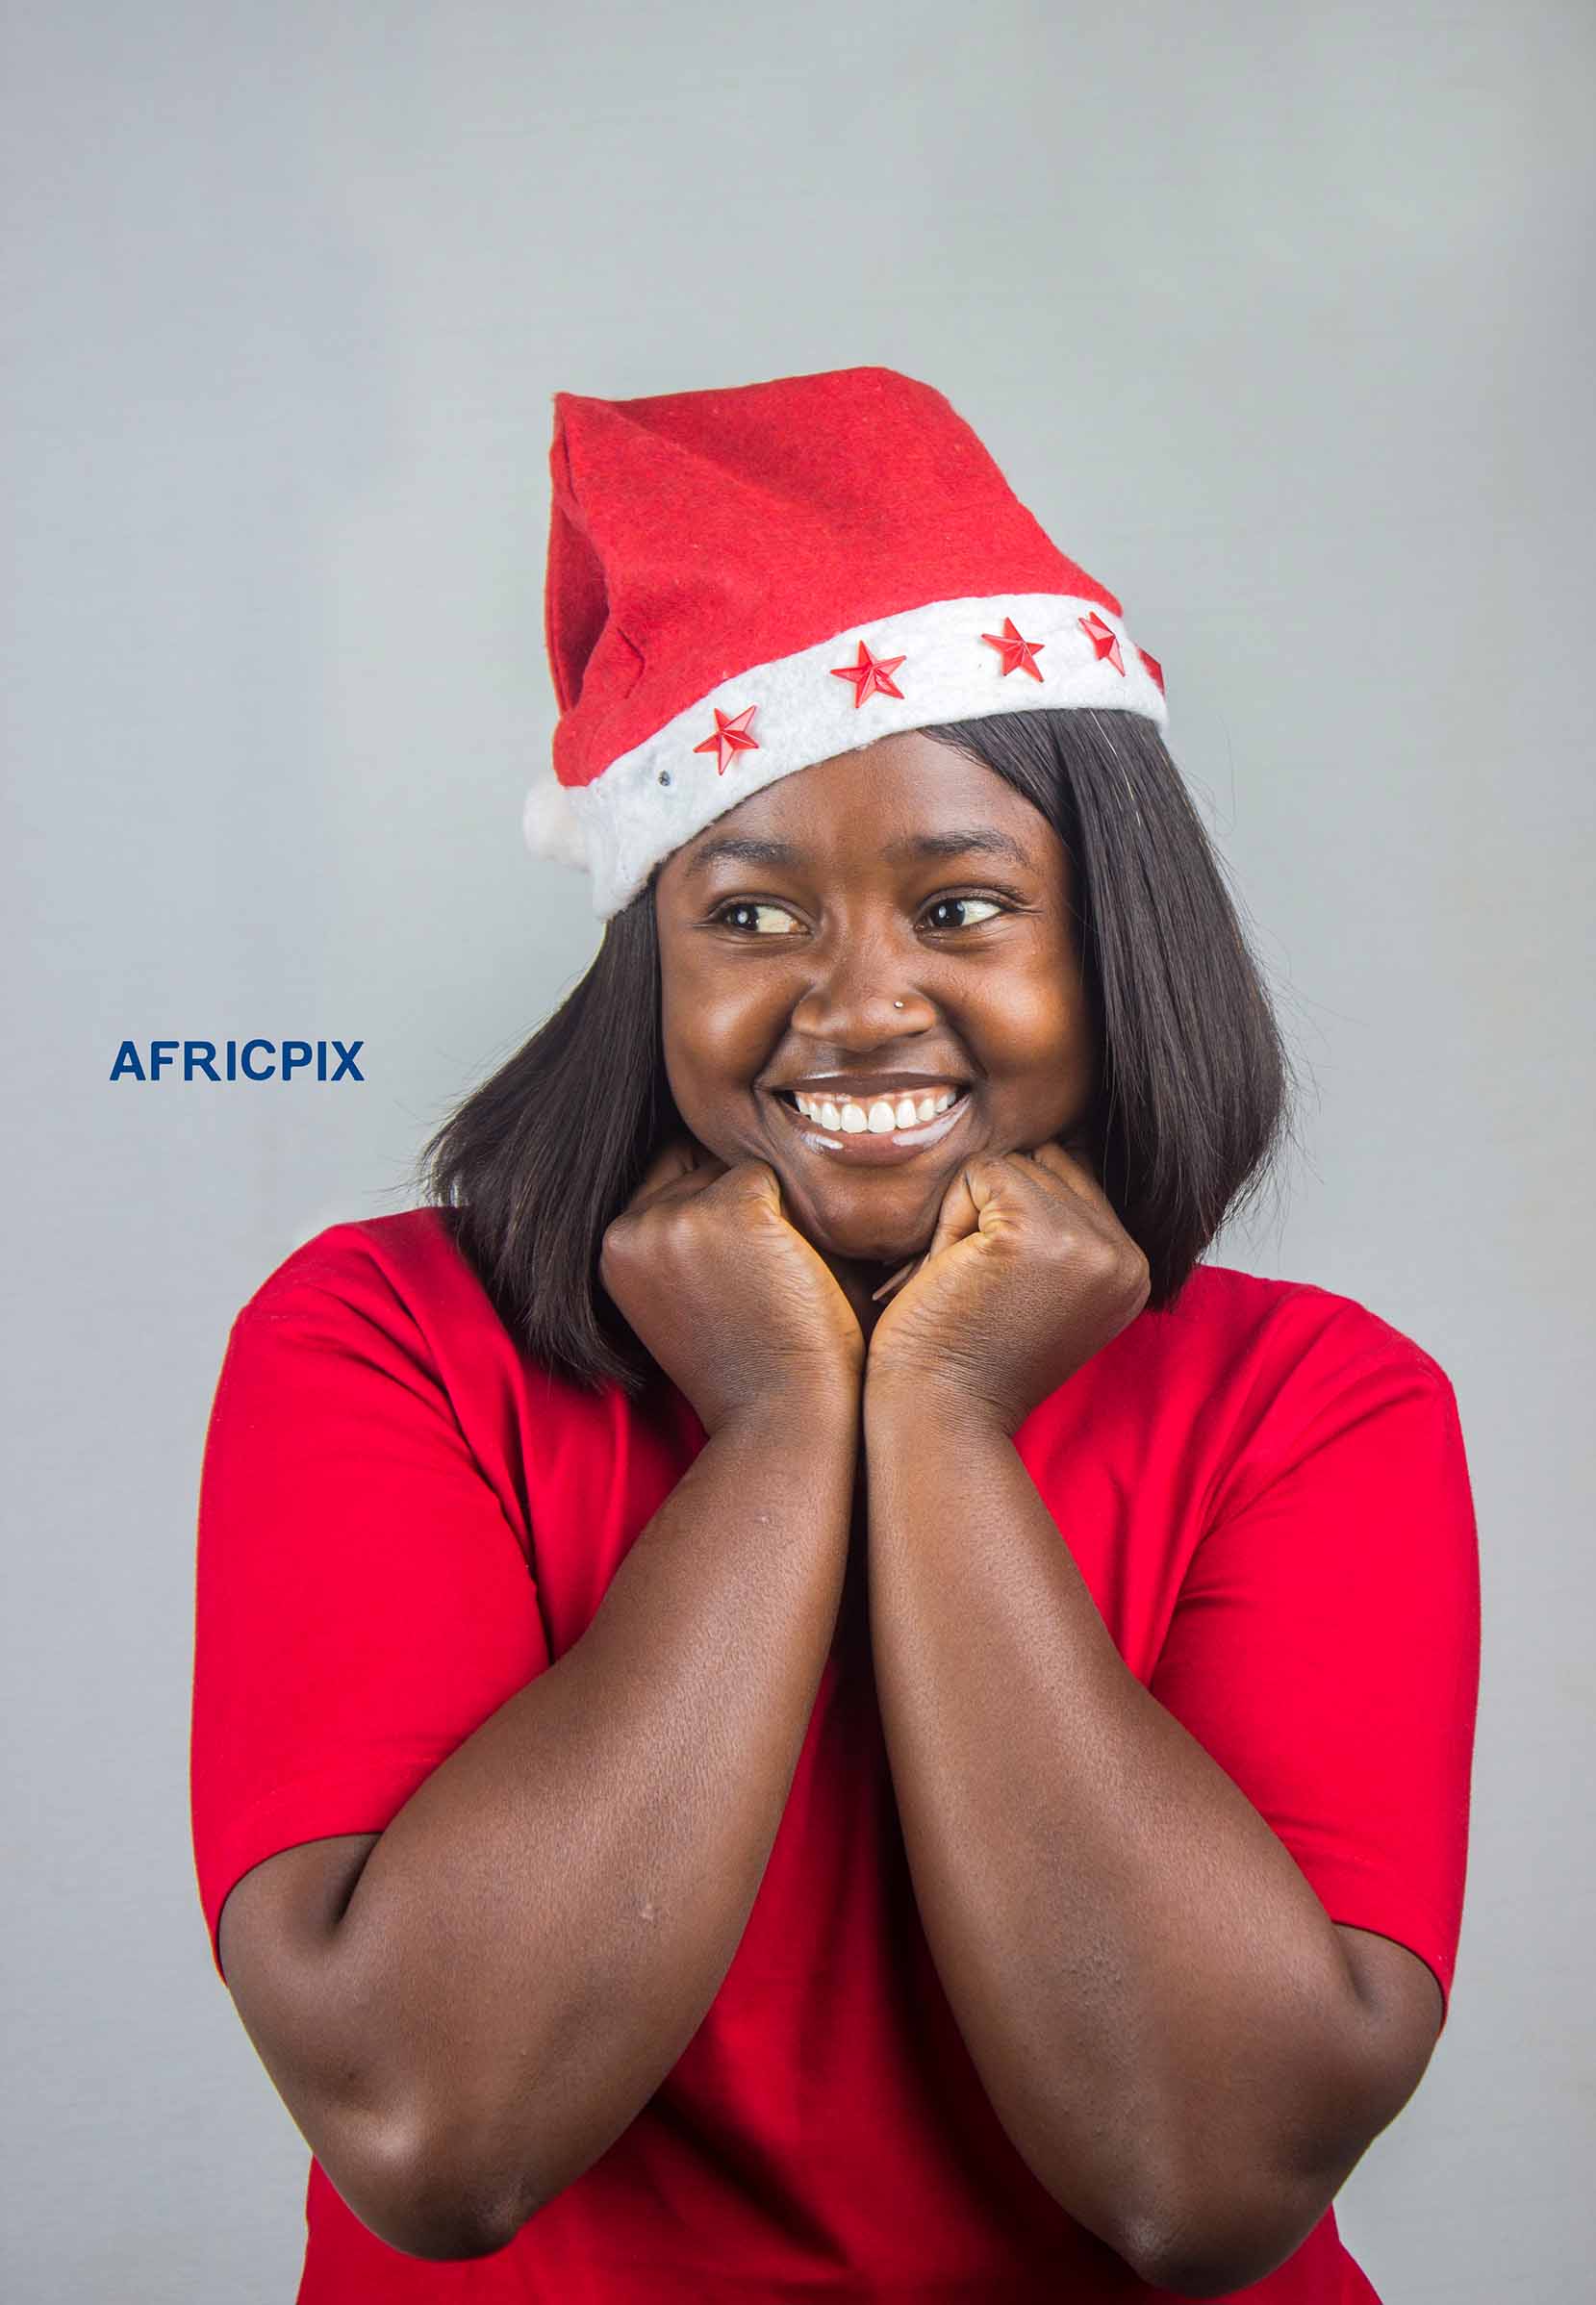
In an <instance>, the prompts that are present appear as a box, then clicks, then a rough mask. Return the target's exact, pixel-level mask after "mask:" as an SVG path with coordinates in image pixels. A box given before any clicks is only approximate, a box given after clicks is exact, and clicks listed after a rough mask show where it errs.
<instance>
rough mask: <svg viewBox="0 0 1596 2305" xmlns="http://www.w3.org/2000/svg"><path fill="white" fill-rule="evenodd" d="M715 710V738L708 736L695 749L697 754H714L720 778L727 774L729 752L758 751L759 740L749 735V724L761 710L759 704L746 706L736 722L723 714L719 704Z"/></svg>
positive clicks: (727, 714) (726, 714)
mask: <svg viewBox="0 0 1596 2305" xmlns="http://www.w3.org/2000/svg"><path fill="white" fill-rule="evenodd" d="M713 710H714V714H715V734H714V735H713V736H706V737H705V739H704V741H703V743H702V744H701V745H695V746H694V747H693V749H694V751H695V752H713V753H714V755H715V773H716V774H717V775H718V776H723V775H724V774H725V773H726V755H727V753H728V752H757V751H758V749H759V739H758V738H757V737H756V736H750V735H749V734H748V722H750V721H751V720H752V719H753V716H754V714H755V713H756V712H757V711H758V710H759V707H758V705H757V704H747V705H745V706H744V708H743V710H742V711H741V712H740V713H739V714H738V715H737V717H736V719H735V720H733V719H732V717H731V715H730V714H729V713H724V712H722V710H721V707H720V706H719V705H718V704H717V705H715V706H714V707H713Z"/></svg>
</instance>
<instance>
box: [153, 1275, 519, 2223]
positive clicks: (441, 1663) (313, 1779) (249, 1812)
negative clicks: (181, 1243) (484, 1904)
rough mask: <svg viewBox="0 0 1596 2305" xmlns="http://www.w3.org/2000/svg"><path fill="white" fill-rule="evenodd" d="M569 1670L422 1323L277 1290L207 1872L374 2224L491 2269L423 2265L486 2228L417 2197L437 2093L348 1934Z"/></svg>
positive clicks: (207, 1595) (203, 1683)
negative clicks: (483, 1748)
mask: <svg viewBox="0 0 1596 2305" xmlns="http://www.w3.org/2000/svg"><path fill="white" fill-rule="evenodd" d="M548 1661H549V1653H548V1648H547V1644H546V1640H545V1634H544V1630H543V1623H542V1617H541V1613H540V1610H539V1606H538V1593H537V1587H536V1584H535V1582H534V1580H533V1577H532V1574H531V1570H530V1564H529V1561H528V1558H527V1555H526V1551H525V1549H524V1547H523V1544H522V1542H521V1540H520V1539H519V1537H518V1534H517V1532H516V1530H515V1529H514V1528H513V1527H512V1526H511V1525H510V1523H509V1521H508V1520H507V1517H506V1510H505V1507H504V1506H503V1505H502V1504H501V1501H500V1497H499V1494H498V1493H497V1491H496V1490H495V1488H494V1485H493V1484H492V1483H491V1482H490V1481H489V1480H488V1478H487V1477H486V1476H485V1474H484V1472H483V1469H482V1467H481V1466H480V1465H479V1464H478V1462H477V1461H476V1459H475V1458H474V1457H473V1456H472V1454H471V1452H470V1449H469V1446H468V1445H467V1442H466V1440H465V1437H464V1433H463V1431H462V1427H461V1423H460V1420H459V1418H458V1417H457V1415H456V1413H455V1409H454V1404H453V1401H452V1399H451V1397H450V1395H449V1394H448V1392H447V1390H446V1389H445V1387H444V1385H443V1381H442V1380H441V1378H440V1376H439V1374H438V1371H437V1368H436V1366H435V1365H434V1363H433V1362H432V1360H431V1358H430V1356H429V1355H428V1353H427V1350H426V1345H425V1340H424V1338H423V1337H421V1336H420V1334H419V1332H418V1328H417V1327H416V1325H415V1324H414V1323H411V1324H410V1325H409V1326H408V1327H407V1326H406V1323H405V1308H404V1306H403V1305H393V1306H391V1305H389V1304H385V1303H384V1302H382V1301H381V1300H380V1299H379V1298H377V1297H376V1295H375V1292H372V1293H371V1295H370V1296H369V1297H368V1298H367V1300H363V1301H362V1302H361V1303H358V1304H349V1303H344V1302H343V1301H342V1299H341V1298H340V1297H338V1296H336V1295H334V1294H333V1293H332V1292H331V1291H330V1290H328V1289H324V1288H320V1287H303V1288H300V1287H292V1288H291V1287H289V1286H287V1285H277V1286H274V1287H273V1288H272V1289H271V1290H270V1291H269V1292H268V1294H267V1296H266V1299H265V1300H263V1301H258V1302H257V1304H255V1305H254V1306H253V1307H252V1308H248V1309H246V1311H245V1312H244V1313H243V1314H241V1316H240V1318H239V1320H238V1321H237V1322H236V1323H235V1325H234V1330H233V1334H232V1337H231V1339H230V1341H229V1345H228V1351H227V1355H226V1358H225V1360H224V1363H223V1368H222V1373H221V1378H220V1381H219V1383H218V1386H217V1391H216V1396H215V1403H214V1406H213V1409H212V1415H211V1423H210V1428H209V1431H208V1433H207V1439H206V1451H205V1459H204V1466H203V1471H202V1476H201V1485H200V1511H199V1536H198V1558H197V1570H196V1603H195V1628H194V1685H193V1710H192V1723H191V1752H190V1793H191V1803H192V1824H193V1838H194V1858H195V1869H196V1873H197V1876H198V1881H199V1887H200V1901H201V1905H202V1908H203V1910H204V1912H205V1916H206V1918H207V1921H208V1922H209V1924H210V1928H211V1934H212V1950H213V1956H214V1958H215V1963H216V1966H217V1969H218V1971H219V1972H220V1974H221V1976H222V1978H223V1980H224V1982H225V1983H226V1985H227V1987H228V1989H229V1990H230V1992H231V1993H232V1995H233V1998H234V2002H235V2006H236V2007H237V2009H238V2012H239V2014H240V2017H241V2020H242V2022H243V2024H244V2028H245V2031H246V2032H247V2033H248V2035H249V2037H250V2039H251V2040H252V2042H253V2043H254V2045H255V2047H256V2049H257V2051H258V2053H259V2054H260V2057H261V2059H262V2062H263V2063H264V2064H265V2065H266V2070H267V2072H268V2074H269V2075H270V2078H271V2080H272V2082H273V2083H274V2084H275V2086H276V2088H277V2090H278V2091H279V2093H280V2094H281V2096H282V2098H283V2100H284V2102H285V2104H286V2105H287V2107H288V2110H289V2112H290V2113H291V2115H292V2116H293V2118H294V2120H295V2122H296V2124H297V2125H298V2127H299V2128H300V2130H301V2132H302V2134H303V2135H304V2136H305V2138H306V2140H307V2142H308V2143H309V2144H310V2145H311V2147H312V2149H313V2151H315V2152H316V2154H317V2158H318V2159H319V2160H321V2161H322V2163H323V2165H324V2166H326V2168H327V2171H328V2174H329V2175H330V2176H331V2178H332V2179H333V2182H334V2183H335V2185H336V2186H337V2187H338V2190H339V2191H340V2192H341V2193H342V2194H343V2196H344V2198H345V2199H346V2200H348V2201H349V2203H350V2205H351V2207H352V2208H353V2209H354V2210H355V2213H356V2215H357V2216H361V2217H362V2219H363V2221H365V2222H367V2224H369V2225H370V2227H371V2229H372V2230H373V2231H374V2232H377V2233H378V2234H379V2236H380V2238H382V2239H384V2240H387V2241H390V2242H391V2243H392V2244H393V2246H396V2247H399V2248H402V2249H405V2250H406V2251H407V2252H408V2253H409V2254H412V2255H417V2256H428V2255H436V2254H448V2255H469V2254H470V2253H471V2251H470V2249H469V2248H461V2249H453V2248H452V2247H451V2248H449V2249H447V2250H446V2251H444V2250H434V2249H432V2248H430V2247H418V2246H417V2243H416V2239H415V2235H416V2233H417V2232H419V2233H421V2234H422V2236H423V2238H424V2237H425V2235H426V2233H427V2232H428V2231H431V2232H434V2233H437V2234H440V2235H443V2237H444V2238H445V2239H446V2238H447V2237H448V2236H449V2235H450V2234H451V2232H452V2231H453V2230H456V2229H458V2227H459V2224H460V2222H461V2220H462V2218H463V2216H464V2210H463V2208H460V2207H458V2206H456V2207H451V2205H450V2203H449V2202H448V2201H436V2202H434V2203H432V2204H430V2205H429V2204H428V2203H427V2202H426V2201H425V2200H424V2199H423V2198H421V2197H420V2196H419V2194H418V2190H417V2189H418V2186H423V2187H424V2184H425V2181H426V2177H427V2172H428V2170H429V2168H430V2167H431V2166H432V2162H433V2158H434V2157H431V2156H428V2155H427V2154H425V2153H424V2152H422V2151H421V2150H420V2149H419V2147H418V2143H417V2141H416V2140H413V2139H412V2137H411V2136H410V2135H408V2134H407V2129H408V2127H409V2126H410V2125H411V2124H410V2123H409V2121H408V2118H407V2115H406V2112H405V2110H404V2109H405V2108H406V2107H407V2106H409V2105H411V2104H413V2103H414V2102H415V2101H416V2099H417V2097H418V2094H419V2082H418V2079H417V2077H416V2076H415V2075H409V2076H407V2075H406V2074H405V2073H403V2072H401V2071H398V2070H395V2069H393V2063H394V2061H395V2060H396V2058H397V2056H398V2053H399V2052H398V2045H397V2044H398V2042H399V2039H400V2038H401V2029H400V2028H399V2027H397V2026H395V2024H394V2023H393V2017H392V2014H391V2013H390V2011H389V2010H388V2009H387V2007H386V2006H385V2003H384V2000H383V1989H384V1988H383V1981H382V1979H381V1978H379V1977H378V1976H376V1975H375V1974H373V1973H372V1971H371V1966H370V1964H371V1962H372V1961H373V1959H376V1958H379V1957H380V1953H381V1948H380V1946H377V1947H376V1948H375V1950H374V1949H373V1946H372V1942H371V1940H370V1939H369V1938H368V1937H367V1938H360V1937H357V1936H355V1935H354V1934H352V1933H351V1932H349V1931H348V1930H346V1929H342V1928H341V1927H340V1920H341V1916H342V1914H343V1912H344V1909H345V1907H346V1906H348V1905H349V1902H350V1898H351V1895H352V1894H353V1893H354V1891H355V1889H356V1885H357V1883H358V1881H359V1878H360V1874H361V1871H362V1869H363V1867H364V1865H365V1863H366V1861H367V1858H368V1856H369V1854H370V1851H371V1848H372V1846H373V1844H374V1842H375V1841H376V1839H377V1838H378V1837H379V1836H380V1835H381V1834H382V1833H383V1832H384V1831H385V1830H386V1828H387V1827H388V1825H389V1824H390V1823H392V1821H393V1818H394V1817H395V1816H396V1815H397V1814H398V1812H399V1811H400V1810H401V1809H402V1808H403V1807H404V1806H405V1804H406V1803H407V1801H409V1799H410V1798H411V1797H412V1795H413V1794H414V1793H415V1792H416V1791H417V1790H418V1787H419V1786H421V1785H422V1783H423V1782H424V1781H425V1780H426V1779H427V1778H428V1777H429V1776H430V1775H431V1774H432V1773H433V1772H434V1770H436V1769H437V1768H438V1766H439V1765H440V1763H441V1762H442V1761H443V1760H446V1759H447V1758H448V1756H449V1755H450V1754H451V1753H453V1752H454V1751H455V1750H456V1749H457V1748H458V1747H459V1746H460V1745H461V1744H462V1743H463V1742H464V1741H465V1740H466V1739H467V1738H468V1737H469V1736H470V1735H472V1734H473V1733H474V1732H475V1731H476V1730H477V1729H478V1728H480V1727H481V1725H482V1724H483V1723H484V1722H485V1721H486V1720H487V1719H489V1717H490V1716H491V1715H492V1714H494V1712H496V1711H497V1710H498V1709H499V1707H500V1706H502V1705H503V1704H504V1703H506V1702H507V1700H508V1699H510V1698H511V1697H513V1696H515V1695H516V1694H517V1693H518V1692H519V1690H520V1689H522V1688H523V1687H524V1686H525V1685H526V1684H527V1683H528V1682H529V1681H530V1680H531V1679H532V1678H534V1677H535V1676H536V1675H537V1674H538V1673H540V1672H541V1671H542V1670H544V1668H545V1666H546V1665H547V1663H548ZM224 1914H225V1938H224V1936H223V1915H224ZM411 2046H412V2048H414V2040H412V2043H411ZM396 2218H397V2223H398V2225H399V2226H403V2227H406V2228H407V2229H408V2235H409V2237H408V2238H407V2230H400V2229H396V2224H395V2219H396ZM451 2220H452V2222H451Z"/></svg>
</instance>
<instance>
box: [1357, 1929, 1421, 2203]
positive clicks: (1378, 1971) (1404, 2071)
mask: <svg viewBox="0 0 1596 2305" xmlns="http://www.w3.org/2000/svg"><path fill="white" fill-rule="evenodd" d="M1334 1926H1335V1934H1336V1936H1337V1937H1338V1938H1340V1939H1341V1947H1342V1950H1343V1952H1344V1953H1345V1954H1346V1956H1347V1963H1348V1966H1349V1967H1350V1968H1351V1970H1352V1972H1353V1977H1354V1980H1355V1983H1356V1986H1357V1994H1358V2001H1359V2004H1360V2006H1361V2008H1362V2010H1363V2013H1364V2016H1365V2019H1366V2022H1365V2024H1364V2027H1363V2031H1362V2036H1361V2049H1362V2065H1361V2070H1362V2073H1363V2077H1364V2084H1365V2090H1364V2095H1363V2098H1362V2101H1361V2104H1360V2106H1359V2107H1358V2109H1357V2113H1356V2117H1355V2120H1354V2121H1353V2123H1352V2125H1351V2128H1350V2131H1349V2134H1348V2135H1347V2136H1346V2138H1345V2139H1344V2140H1342V2145H1341V2155H1340V2156H1338V2158H1339V2157H1341V2156H1344V2157H1345V2164H1346V2166H1345V2167H1343V2168H1342V2170H1341V2174H1340V2176H1339V2177H1337V2179H1336V2185H1337V2186H1339V2185H1340V2184H1342V2183H1343V2182H1344V2181H1345V2179H1346V2177H1347V2175H1348V2174H1349V2173H1350V2171H1351V2170H1352V2168H1353V2167H1354V2166H1355V2164H1356V2162H1357V2161H1358V2160H1359V2159H1360V2158H1361V2156H1362V2155H1363V2154H1364V2153H1365V2152H1366V2151H1367V2150H1368V2148H1369V2146H1370V2145H1371V2144H1372V2143H1373V2141H1374V2140H1375V2139H1376V2138H1377V2137H1378V2136H1379V2135H1380V2132H1381V2130H1382V2129H1383V2128H1385V2127H1387V2125H1388V2124H1389V2123H1390V2122H1392V2121H1394V2120H1395V2119H1396V2117H1397V2115H1398V2114H1399V2113H1400V2112H1401V2111H1402V2109H1403V2107H1404V2106H1405V2105H1406V2102H1407V2100H1408V2098H1409V2097H1410V2096H1411V2095H1412V2094H1413V2091H1414V2090H1416V2089H1417V2088H1418V2086H1419V2083H1420V2082H1421V2081H1422V2080H1423V2078H1424V2074H1425V2068H1426V2066H1427V2065H1428V2064H1429V2063H1430V2060H1431V2054H1432V2053H1433V2050H1434V2047H1435V2042H1436V2040H1437V2039H1438V2038H1439V2035H1440V2030H1441V2019H1442V2016H1443V2014H1445V2006H1446V2004H1445V1999H1444V1996H1443V1994H1442V1992H1441V1987H1440V1980H1439V1979H1438V1978H1437V1977H1436V1975H1435V1973H1434V1971H1433V1970H1432V1969H1431V1967H1430V1965H1429V1963H1427V1962H1424V1961H1421V1960H1420V1958H1419V1956H1418V1954H1417V1953H1414V1952H1412V1951H1410V1950H1409V1948H1408V1947H1407V1946H1406V1945H1399V1944H1398V1943H1397V1942H1396V1940H1395V1939H1394V1938H1389V1937H1381V1936H1380V1935H1379V1934H1378V1933H1377V1932H1376V1931H1374V1930H1372V1929H1355V1928H1354V1927H1353V1926H1352V1924H1351V1923H1350V1922H1347V1921H1337V1922H1336V1923H1335V1925H1334Z"/></svg>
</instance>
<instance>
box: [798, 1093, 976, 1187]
mask: <svg viewBox="0 0 1596 2305" xmlns="http://www.w3.org/2000/svg"><path fill="white" fill-rule="evenodd" d="M775 1102H776V1104H777V1105H778V1106H779V1108H780V1110H781V1112H782V1114H783V1115H784V1117H785V1120H786V1123H787V1125H788V1127H791V1128H792V1129H793V1130H794V1132H795V1133H796V1135H797V1136H798V1139H799V1141H800V1142H801V1143H803V1144H805V1145H807V1146H809V1147H811V1148H812V1150H813V1151H815V1152H817V1153H828V1154H829V1155H830V1156H831V1157H832V1158H833V1159H835V1160H846V1161H852V1162H855V1163H856V1164H857V1165H859V1166H860V1167H862V1168H890V1167H893V1166H895V1165H896V1164H897V1163H898V1162H899V1161H903V1160H912V1159H913V1158H914V1156H915V1154H916V1153H923V1152H925V1149H926V1148H927V1147H928V1146H930V1145H938V1144H940V1143H941V1142H942V1140H943V1138H944V1137H945V1136H948V1135H950V1134H951V1132H952V1130H953V1129H955V1128H956V1127H958V1126H959V1124H960V1122H961V1121H962V1120H963V1119H964V1116H965V1114H966V1112H967V1111H968V1110H969V1108H970V1093H969V1091H968V1090H967V1089H961V1090H960V1091H959V1094H958V1095H957V1096H956V1097H955V1098H954V1100H953V1102H952V1103H951V1104H950V1105H949V1107H948V1109H947V1110H946V1111H945V1112H939V1113H937V1114H935V1115H934V1116H933V1117H932V1118H931V1119H930V1120H928V1121H917V1122H916V1123H915V1125H914V1127H912V1128H884V1129H882V1130H880V1132H879V1133H877V1132H876V1131H875V1130H874V1129H867V1128H861V1129H857V1130H851V1129H842V1128H827V1127H824V1126H823V1123H821V1122H820V1121H816V1120H812V1119H811V1118H810V1117H809V1115H808V1114H807V1113H802V1112H799V1110H798V1106H797V1104H795V1103H794V1102H792V1100H791V1093H790V1092H789V1091H786V1090H777V1091H776V1092H775Z"/></svg>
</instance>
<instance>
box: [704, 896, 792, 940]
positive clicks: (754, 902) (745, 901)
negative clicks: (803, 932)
mask: <svg viewBox="0 0 1596 2305" xmlns="http://www.w3.org/2000/svg"><path fill="white" fill-rule="evenodd" d="M734 912H751V913H761V912H769V913H776V914H778V915H779V916H780V918H781V919H782V920H785V921H790V920H791V919H792V917H793V916H792V914H791V913H790V912H787V911H785V910H784V909H783V907H782V906H781V905H779V904H764V903H761V902H760V901H759V899H757V898H755V897H734V898H733V899H732V900H731V902H730V903H729V904H722V906H721V907H720V909H719V911H717V912H712V913H711V914H710V916H709V917H710V919H711V921H712V922H714V923H715V924H716V925H719V926H722V927H726V928H729V927H730V926H731V925H732V918H731V916H732V914H733V913H734ZM745 933H747V932H746V931H745ZM752 933H753V934H754V935H755V936H762V935H764V934H765V931H764V930H763V929H760V928H756V929H754V930H753V932H752Z"/></svg>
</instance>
